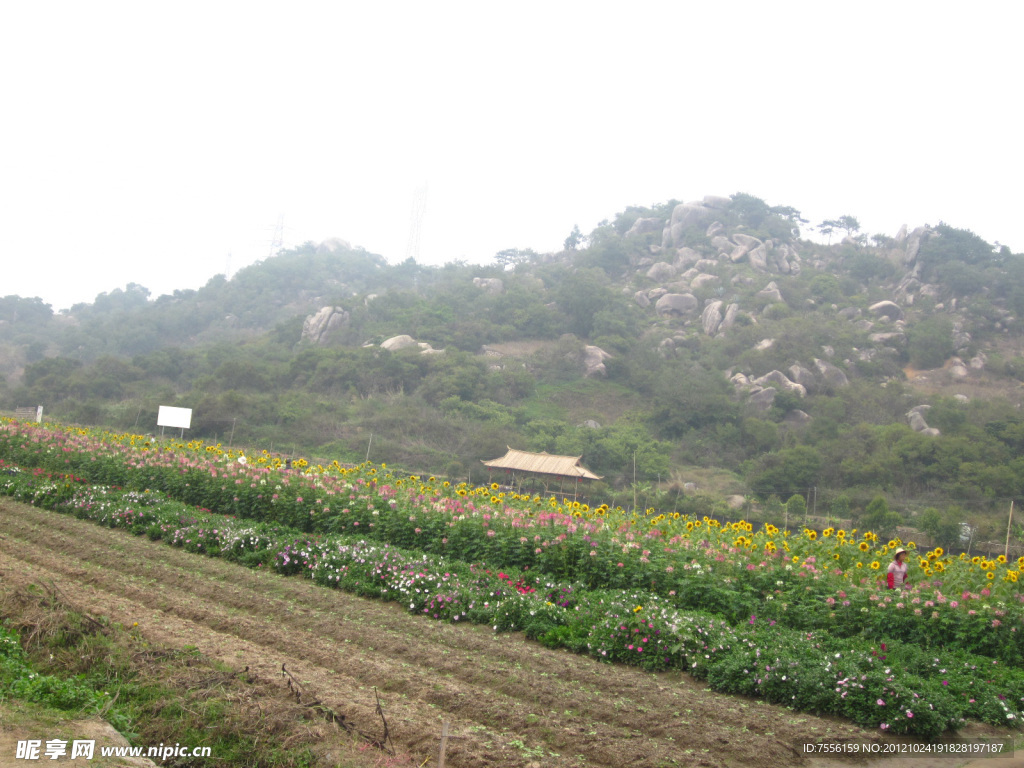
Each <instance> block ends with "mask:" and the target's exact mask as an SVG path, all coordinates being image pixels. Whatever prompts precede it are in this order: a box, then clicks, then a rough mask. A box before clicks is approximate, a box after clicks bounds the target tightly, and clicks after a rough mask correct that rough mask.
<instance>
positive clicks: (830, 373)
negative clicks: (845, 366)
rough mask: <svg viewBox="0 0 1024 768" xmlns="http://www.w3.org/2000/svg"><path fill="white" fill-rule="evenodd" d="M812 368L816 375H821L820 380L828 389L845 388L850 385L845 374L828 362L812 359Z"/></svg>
mask: <svg viewBox="0 0 1024 768" xmlns="http://www.w3.org/2000/svg"><path fill="white" fill-rule="evenodd" d="M814 367H815V368H817V369H818V373H820V374H821V378H822V379H824V380H825V383H826V384H827V385H828V386H830V387H845V386H847V385H848V384H849V383H850V380H849V379H847V378H846V374H845V373H843V371H842V369H840V368H837V367H836V366H834V365H832V363H830V362H827V361H825V360H819V359H818V358H814Z"/></svg>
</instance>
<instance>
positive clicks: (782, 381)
mask: <svg viewBox="0 0 1024 768" xmlns="http://www.w3.org/2000/svg"><path fill="white" fill-rule="evenodd" d="M751 383H753V384H756V385H757V386H759V387H763V388H765V389H767V388H768V387H775V388H776V389H778V390H779V391H781V392H791V393H793V394H795V395H796V396H797V397H804V396H806V395H807V390H806V389H804V387H803V386H801V385H800V384H797V383H796V382H793V381H790V380H789V378H788V377H787V376H786V374H784V373H783V372H782V371H771V372H770V373H766V374H765V375H764V376H760V377H758V378H756V379H754V380H753V381H752V382H751Z"/></svg>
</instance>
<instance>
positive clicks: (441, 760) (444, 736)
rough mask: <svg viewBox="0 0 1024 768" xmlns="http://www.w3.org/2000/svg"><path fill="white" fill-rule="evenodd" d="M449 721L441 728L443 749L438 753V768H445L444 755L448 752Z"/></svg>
mask: <svg viewBox="0 0 1024 768" xmlns="http://www.w3.org/2000/svg"><path fill="white" fill-rule="evenodd" d="M448 725H449V723H448V721H447V720H445V721H444V725H442V726H441V749H440V751H439V752H438V757H437V768H444V753H445V752H446V751H447V750H448Z"/></svg>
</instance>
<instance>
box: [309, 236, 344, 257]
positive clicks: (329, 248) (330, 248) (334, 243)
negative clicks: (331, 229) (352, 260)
mask: <svg viewBox="0 0 1024 768" xmlns="http://www.w3.org/2000/svg"><path fill="white" fill-rule="evenodd" d="M351 250H352V246H351V245H350V244H349V242H348V240H342V239H341V238H340V237H329V238H327V239H326V240H324V241H323V242H321V243H320V245H318V246H317V247H316V253H317V255H318V256H324V255H327V254H331V253H338V252H339V251H351Z"/></svg>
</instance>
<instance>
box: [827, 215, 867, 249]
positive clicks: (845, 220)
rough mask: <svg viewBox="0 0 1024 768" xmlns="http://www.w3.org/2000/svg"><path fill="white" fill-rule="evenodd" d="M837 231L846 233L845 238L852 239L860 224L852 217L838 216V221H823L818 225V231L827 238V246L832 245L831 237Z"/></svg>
mask: <svg viewBox="0 0 1024 768" xmlns="http://www.w3.org/2000/svg"><path fill="white" fill-rule="evenodd" d="M837 229H841V230H843V231H844V232H846V236H847V237H853V236H854V234H855V233H856V232H859V231H860V222H859V221H857V219H856V218H855V217H853V216H840V217H839V218H838V219H825V221H823V222H821V224H819V225H818V231H819V232H821V234H823V235H825V236H826V237H828V241H829V244H830V245H831V243H832V235H833V234H834V233H835V231H836V230H837Z"/></svg>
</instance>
